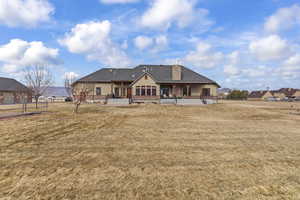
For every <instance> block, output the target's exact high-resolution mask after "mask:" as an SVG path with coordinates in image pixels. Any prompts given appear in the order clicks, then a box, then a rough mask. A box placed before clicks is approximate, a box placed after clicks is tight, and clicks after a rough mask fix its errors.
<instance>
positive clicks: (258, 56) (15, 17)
mask: <svg viewBox="0 0 300 200" xmlns="http://www.w3.org/2000/svg"><path fill="white" fill-rule="evenodd" d="M176 62H179V63H181V64H183V65H185V66H187V67H189V68H191V69H193V70H195V71H197V72H199V73H201V74H204V75H206V76H208V77H210V78H212V79H214V80H216V81H217V82H218V83H219V84H220V85H222V86H223V87H230V88H240V89H250V90H253V89H265V88H267V87H271V88H274V89H276V88H279V87H298V88H299V87H300V3H299V0H0V76H5V77H13V78H17V79H18V80H21V81H22V69H23V68H24V67H26V66H30V65H47V66H49V67H50V68H51V70H52V71H53V73H54V74H55V81H56V85H62V82H63V76H64V74H73V75H76V76H78V77H80V76H83V75H86V74H88V73H91V72H94V71H96V70H98V69H100V68H102V67H116V68H121V67H134V66H136V65H138V64H175V63H176Z"/></svg>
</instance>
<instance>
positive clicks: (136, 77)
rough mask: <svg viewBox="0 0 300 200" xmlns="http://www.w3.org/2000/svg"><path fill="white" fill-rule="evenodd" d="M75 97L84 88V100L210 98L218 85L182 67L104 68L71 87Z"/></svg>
mask: <svg viewBox="0 0 300 200" xmlns="http://www.w3.org/2000/svg"><path fill="white" fill-rule="evenodd" d="M73 88H74V91H75V94H76V95H75V96H77V97H78V96H79V95H80V92H81V91H83V89H84V88H85V89H86V90H87V91H88V92H86V93H88V94H87V95H86V98H87V100H91V101H102V100H105V99H107V98H119V99H121V98H124V99H130V101H131V102H137V103H140V102H141V103H144V102H157V103H159V102H160V100H161V99H210V98H215V97H217V89H218V88H220V86H219V85H218V84H217V83H216V82H215V81H213V80H210V79H208V78H207V77H205V76H202V75H200V74H198V73H196V72H195V71H192V70H190V69H188V68H186V67H184V66H182V65H139V66H137V67H135V68H125V69H124V68H121V69H116V68H103V69H100V70H99V71H96V72H94V73H92V74H90V75H87V76H85V77H83V78H81V79H79V80H77V81H76V82H75V83H74V84H73Z"/></svg>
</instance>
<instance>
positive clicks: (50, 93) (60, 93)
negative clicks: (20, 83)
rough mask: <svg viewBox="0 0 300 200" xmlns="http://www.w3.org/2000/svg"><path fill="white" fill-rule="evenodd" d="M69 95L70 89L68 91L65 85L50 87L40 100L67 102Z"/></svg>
mask: <svg viewBox="0 0 300 200" xmlns="http://www.w3.org/2000/svg"><path fill="white" fill-rule="evenodd" d="M68 97H70V95H69V91H67V89H66V88H65V87H48V88H46V90H45V92H44V93H43V96H41V97H40V99H39V100H40V101H48V102H65V100H66V99H67V98H68Z"/></svg>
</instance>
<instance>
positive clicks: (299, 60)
mask: <svg viewBox="0 0 300 200" xmlns="http://www.w3.org/2000/svg"><path fill="white" fill-rule="evenodd" d="M284 65H286V66H297V65H298V66H300V54H296V55H294V56H291V57H290V58H289V59H287V60H286V61H285V62H284Z"/></svg>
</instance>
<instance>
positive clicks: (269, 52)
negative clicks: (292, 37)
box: [249, 35, 292, 61]
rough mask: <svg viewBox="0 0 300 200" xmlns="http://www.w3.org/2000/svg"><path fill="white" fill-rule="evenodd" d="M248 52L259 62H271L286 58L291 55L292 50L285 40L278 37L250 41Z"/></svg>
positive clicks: (272, 36) (271, 36)
mask: <svg viewBox="0 0 300 200" xmlns="http://www.w3.org/2000/svg"><path fill="white" fill-rule="evenodd" d="M249 50H250V52H251V53H253V54H254V55H255V56H256V57H257V58H258V59H259V60H260V61H271V60H279V59H283V58H286V57H288V56H290V55H291V53H292V50H291V47H290V46H289V44H288V43H287V41H286V40H283V39H281V38H280V37H279V36H278V35H270V36H268V37H265V38H262V39H259V40H255V41H252V42H251V43H250V45H249Z"/></svg>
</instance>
